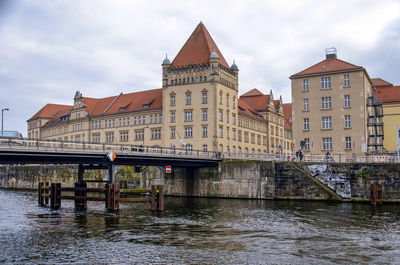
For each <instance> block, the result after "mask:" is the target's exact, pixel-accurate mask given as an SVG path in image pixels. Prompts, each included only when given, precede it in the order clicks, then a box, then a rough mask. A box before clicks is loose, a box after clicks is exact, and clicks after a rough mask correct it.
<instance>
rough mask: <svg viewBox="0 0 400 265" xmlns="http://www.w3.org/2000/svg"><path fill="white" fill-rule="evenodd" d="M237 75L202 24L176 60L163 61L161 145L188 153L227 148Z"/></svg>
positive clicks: (233, 124) (234, 115) (233, 125)
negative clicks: (181, 149) (183, 149)
mask: <svg viewBox="0 0 400 265" xmlns="http://www.w3.org/2000/svg"><path fill="white" fill-rule="evenodd" d="M238 74H239V69H238V67H237V66H236V64H235V63H233V64H232V66H231V67H229V65H228V63H227V62H226V60H225V58H224V57H223V55H222V53H221V52H220V50H219V49H218V47H217V45H216V44H215V42H214V40H213V39H212V37H211V35H210V33H209V32H208V31H207V29H206V27H205V26H204V24H203V23H202V22H200V23H199V25H198V26H197V27H196V29H195V30H194V31H193V33H192V34H191V35H190V37H189V39H188V40H187V41H186V43H185V44H184V45H183V47H182V48H181V50H180V51H179V53H178V54H177V55H176V57H175V59H174V60H173V61H172V63H171V62H170V60H169V59H168V58H167V57H166V58H165V59H164V61H163V63H162V86H163V117H164V122H163V134H164V135H163V137H162V139H163V145H164V146H167V145H168V144H170V146H171V147H175V148H185V149H186V150H188V151H189V152H190V151H191V150H204V151H217V150H219V151H229V145H230V131H231V130H236V120H237V98H238ZM224 147H225V148H224ZM224 149H225V150H224Z"/></svg>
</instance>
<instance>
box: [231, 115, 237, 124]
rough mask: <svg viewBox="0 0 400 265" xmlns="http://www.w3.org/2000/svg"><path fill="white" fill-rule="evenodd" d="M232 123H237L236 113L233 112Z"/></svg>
mask: <svg viewBox="0 0 400 265" xmlns="http://www.w3.org/2000/svg"><path fill="white" fill-rule="evenodd" d="M232 124H233V125H236V115H235V114H233V113H232Z"/></svg>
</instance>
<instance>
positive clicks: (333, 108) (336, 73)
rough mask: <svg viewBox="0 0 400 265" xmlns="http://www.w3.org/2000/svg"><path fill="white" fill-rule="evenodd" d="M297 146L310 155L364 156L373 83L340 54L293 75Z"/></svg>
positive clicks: (294, 133) (294, 125)
mask: <svg viewBox="0 0 400 265" xmlns="http://www.w3.org/2000/svg"><path fill="white" fill-rule="evenodd" d="M290 78H291V81H292V107H293V110H292V119H293V144H294V146H295V149H299V148H300V147H301V144H302V145H303V151H304V152H306V153H309V154H325V153H327V152H330V153H331V154H344V155H352V154H357V155H361V154H362V153H363V152H362V151H363V150H362V147H363V146H364V147H365V145H366V143H367V140H368V128H367V107H366V103H367V98H368V96H370V95H371V80H370V78H369V76H368V74H367V72H366V70H365V69H364V68H362V67H359V66H355V65H352V64H349V63H346V62H344V61H341V60H338V59H337V58H336V54H327V59H326V60H324V61H322V62H320V63H318V64H316V65H314V66H311V67H310V68H307V69H306V70H304V71H302V72H300V73H298V74H295V75H292V76H291V77H290Z"/></svg>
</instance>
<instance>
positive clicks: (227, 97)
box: [226, 95, 229, 107]
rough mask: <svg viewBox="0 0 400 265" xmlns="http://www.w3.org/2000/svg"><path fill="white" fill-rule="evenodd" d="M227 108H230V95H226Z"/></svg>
mask: <svg viewBox="0 0 400 265" xmlns="http://www.w3.org/2000/svg"><path fill="white" fill-rule="evenodd" d="M226 106H227V107H229V95H226Z"/></svg>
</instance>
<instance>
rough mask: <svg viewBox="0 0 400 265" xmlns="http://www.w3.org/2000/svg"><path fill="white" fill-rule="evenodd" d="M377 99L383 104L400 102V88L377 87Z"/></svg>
mask: <svg viewBox="0 0 400 265" xmlns="http://www.w3.org/2000/svg"><path fill="white" fill-rule="evenodd" d="M376 99H377V100H378V101H382V102H383V103H391V102H400V86H381V87H377V88H376Z"/></svg>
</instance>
